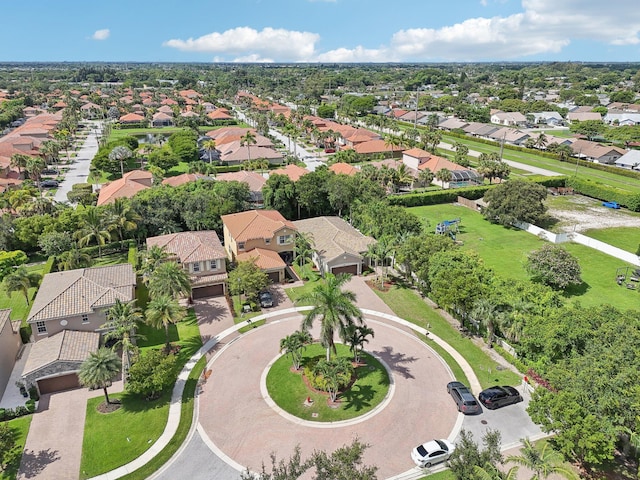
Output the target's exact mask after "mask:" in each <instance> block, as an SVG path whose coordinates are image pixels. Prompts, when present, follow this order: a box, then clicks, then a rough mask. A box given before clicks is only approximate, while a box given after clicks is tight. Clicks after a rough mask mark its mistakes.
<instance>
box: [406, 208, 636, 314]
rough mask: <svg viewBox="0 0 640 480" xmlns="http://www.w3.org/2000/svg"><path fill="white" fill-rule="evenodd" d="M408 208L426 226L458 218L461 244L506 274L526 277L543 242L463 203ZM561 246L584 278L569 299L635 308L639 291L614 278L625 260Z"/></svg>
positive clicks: (580, 248)
mask: <svg viewBox="0 0 640 480" xmlns="http://www.w3.org/2000/svg"><path fill="white" fill-rule="evenodd" d="M409 210H410V211H411V212H413V213H414V214H416V215H418V216H419V217H420V218H421V219H423V221H425V222H428V224H429V227H428V229H431V228H435V225H436V224H437V223H438V222H440V221H442V220H450V219H453V218H461V220H462V221H461V224H460V233H459V234H458V235H457V239H458V240H460V241H461V242H463V247H462V248H465V249H471V250H475V251H476V252H478V254H479V255H480V257H481V258H482V259H483V261H484V262H485V264H486V265H487V266H488V267H490V268H492V269H493V271H494V272H495V273H497V274H498V275H500V276H502V277H505V278H514V279H520V280H524V279H527V278H528V276H527V273H526V272H525V270H524V262H525V261H526V258H527V255H528V254H529V252H531V251H532V250H535V249H537V248H540V247H541V246H542V245H543V242H544V241H543V240H540V239H539V238H537V237H536V236H534V235H531V234H529V233H526V232H524V231H522V230H517V229H508V228H504V227H502V226H500V225H493V224H491V223H489V222H487V221H486V220H485V219H484V218H483V217H482V215H480V214H479V213H478V212H475V211H473V210H470V209H468V208H465V207H462V206H457V205H452V204H448V205H433V206H426V207H415V208H411V209H409ZM563 246H564V247H565V248H566V249H567V250H568V251H569V252H571V253H572V254H573V255H575V256H576V257H577V258H578V260H579V263H580V266H581V268H582V278H583V280H584V283H583V284H582V285H581V286H579V287H577V288H573V289H569V290H568V291H567V294H566V295H567V297H568V298H569V299H570V300H571V301H579V302H580V303H582V304H583V305H585V306H590V305H600V304H602V303H603V302H606V303H610V304H611V305H615V306H617V307H618V308H621V309H627V308H638V292H636V291H633V290H627V289H625V288H621V287H619V286H618V285H617V284H616V282H615V276H616V269H617V268H618V267H621V266H624V265H626V264H625V263H624V262H622V261H621V260H618V259H616V258H614V257H611V256H609V255H605V254H604V253H601V252H598V251H596V250H594V249H591V248H588V247H585V246H582V245H577V244H564V245H563Z"/></svg>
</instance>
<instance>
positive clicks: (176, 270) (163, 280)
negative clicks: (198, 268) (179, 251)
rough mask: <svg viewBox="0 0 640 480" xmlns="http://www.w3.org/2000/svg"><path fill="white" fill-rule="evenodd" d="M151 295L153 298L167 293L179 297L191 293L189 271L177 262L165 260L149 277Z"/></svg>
mask: <svg viewBox="0 0 640 480" xmlns="http://www.w3.org/2000/svg"><path fill="white" fill-rule="evenodd" d="M149 295H150V296H151V297H152V298H155V297H161V296H163V295H167V296H169V297H171V298H174V299H178V298H179V297H180V296H185V297H188V296H190V295H191V280H190V279H189V274H188V273H187V271H186V270H185V269H184V268H182V267H181V266H180V265H178V263H177V262H173V261H170V262H163V263H161V264H160V265H158V266H157V267H156V268H155V269H154V270H153V272H152V273H151V276H150V277H149Z"/></svg>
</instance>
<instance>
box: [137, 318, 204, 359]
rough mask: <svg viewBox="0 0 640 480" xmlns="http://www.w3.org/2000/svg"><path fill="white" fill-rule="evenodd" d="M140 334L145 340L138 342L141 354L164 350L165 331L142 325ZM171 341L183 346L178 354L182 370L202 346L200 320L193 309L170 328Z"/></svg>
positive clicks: (139, 330)
mask: <svg viewBox="0 0 640 480" xmlns="http://www.w3.org/2000/svg"><path fill="white" fill-rule="evenodd" d="M138 332H139V333H140V334H141V335H143V336H144V339H141V340H140V341H139V342H138V345H139V347H140V352H141V353H144V352H145V351H146V350H149V349H157V348H162V346H163V345H164V344H165V342H166V337H165V333H164V329H155V328H152V327H150V326H148V325H141V326H140V328H139V329H138ZM169 340H170V341H171V343H176V344H178V345H180V346H181V349H180V353H178V364H179V367H180V368H182V366H183V365H184V364H185V363H186V361H187V360H188V359H189V358H190V357H191V356H192V355H193V354H194V353H196V352H197V351H198V349H199V348H200V347H201V346H202V339H201V338H200V329H199V328H198V319H197V318H196V314H195V312H194V310H193V308H190V309H189V310H188V312H187V316H186V317H185V318H184V319H183V320H182V321H180V322H178V323H176V324H172V325H170V326H169Z"/></svg>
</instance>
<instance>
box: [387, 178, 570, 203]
mask: <svg viewBox="0 0 640 480" xmlns="http://www.w3.org/2000/svg"><path fill="white" fill-rule="evenodd" d="M527 180H529V181H532V182H535V183H538V184H540V185H544V186H545V187H563V186H564V185H565V182H566V180H567V177H564V176H560V177H544V176H542V175H534V176H531V177H527ZM496 185H498V184H494V185H481V186H477V187H462V188H452V189H449V190H436V191H435V192H421V193H409V194H407V195H393V196H389V197H387V198H388V200H389V204H390V205H399V206H402V207H420V206H422V205H440V204H443V203H453V202H455V201H456V200H457V199H458V196H461V197H464V198H466V199H469V200H478V199H479V198H482V197H484V194H485V193H486V192H487V190H489V189H491V188H493V187H495V186H496Z"/></svg>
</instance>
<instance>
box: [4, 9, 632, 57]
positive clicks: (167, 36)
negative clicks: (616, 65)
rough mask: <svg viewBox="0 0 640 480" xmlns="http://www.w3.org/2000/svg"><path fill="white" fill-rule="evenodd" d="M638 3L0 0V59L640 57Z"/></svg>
mask: <svg viewBox="0 0 640 480" xmlns="http://www.w3.org/2000/svg"><path fill="white" fill-rule="evenodd" d="M639 6H640V4H639V3H638V0H609V1H604V0H449V1H442V0H234V1H227V0H182V1H177V0H153V1H152V0H110V1H106V2H95V1H86V0H84V1H82V2H81V1H79V0H58V1H55V2H54V1H51V0H31V1H28V2H26V1H12V2H6V5H4V9H3V16H2V24H1V28H0V61H104V62H115V61H144V62H155V61H157V62H164V61H166V62H232V61H240V62H247V61H253V62H271V61H275V62H439V61H501V60H504V61H519V60H524V61H540V60H542V61H553V60H571V61H629V62H636V61H640V8H639Z"/></svg>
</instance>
